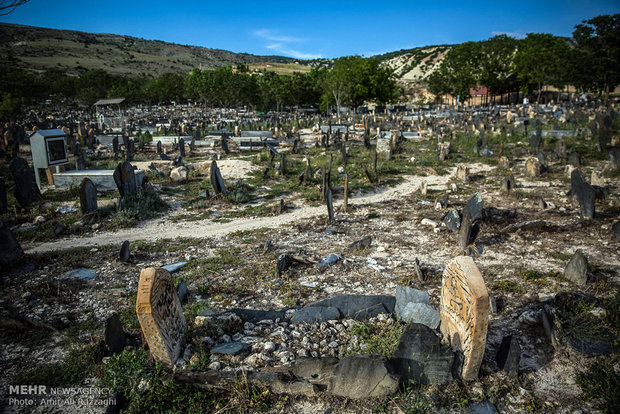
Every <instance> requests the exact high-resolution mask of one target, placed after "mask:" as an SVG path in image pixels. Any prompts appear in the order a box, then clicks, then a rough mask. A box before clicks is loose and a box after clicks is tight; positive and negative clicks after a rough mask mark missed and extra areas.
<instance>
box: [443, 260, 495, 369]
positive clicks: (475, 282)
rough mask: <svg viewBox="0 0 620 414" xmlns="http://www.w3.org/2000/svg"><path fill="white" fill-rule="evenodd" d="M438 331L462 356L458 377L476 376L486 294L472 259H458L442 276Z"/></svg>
mask: <svg viewBox="0 0 620 414" xmlns="http://www.w3.org/2000/svg"><path fill="white" fill-rule="evenodd" d="M440 315H441V331H442V333H443V334H444V335H445V336H446V337H448V339H449V341H450V344H451V346H452V347H453V348H456V349H460V350H461V351H462V352H463V355H464V362H463V369H462V372H461V376H462V378H463V379H465V380H471V379H475V378H477V377H478V370H479V369H480V364H481V363H482V357H483V356H484V348H485V344H486V339H487V324H488V321H489V292H488V291H487V287H486V285H485V284H484V279H483V278H482V274H480V270H478V267H477V266H476V264H475V263H474V261H473V260H472V258H471V257H467V256H458V257H456V258H455V259H454V260H453V261H452V263H450V264H449V265H448V266H447V267H446V269H445V270H444V273H443V278H442V283H441V305H440Z"/></svg>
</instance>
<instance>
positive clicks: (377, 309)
mask: <svg viewBox="0 0 620 414" xmlns="http://www.w3.org/2000/svg"><path fill="white" fill-rule="evenodd" d="M395 304H396V298H395V297H394V296H387V295H340V296H334V297H333V298H328V299H324V300H321V301H318V302H315V303H312V304H310V305H308V306H323V307H334V308H338V310H339V311H340V313H341V315H342V317H343V318H350V319H355V320H358V321H361V320H365V319H368V318H372V317H373V316H377V315H379V314H380V313H393V312H394V306H395Z"/></svg>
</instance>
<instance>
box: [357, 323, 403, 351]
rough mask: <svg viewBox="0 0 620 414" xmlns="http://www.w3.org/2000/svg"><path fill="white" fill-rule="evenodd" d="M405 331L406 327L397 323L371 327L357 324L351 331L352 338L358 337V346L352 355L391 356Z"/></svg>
mask: <svg viewBox="0 0 620 414" xmlns="http://www.w3.org/2000/svg"><path fill="white" fill-rule="evenodd" d="M403 330H404V325H401V324H400V323H397V322H395V323H393V324H391V325H388V324H387V323H382V324H377V325H370V326H369V325H367V324H365V323H363V322H360V323H356V324H355V325H354V326H353V327H351V328H350V329H349V331H350V332H351V335H352V336H356V337H357V339H358V345H357V346H354V347H353V348H352V350H351V351H350V353H357V354H379V355H386V356H391V355H392V354H393V353H394V349H396V345H398V341H399V340H400V337H401V335H402V333H403Z"/></svg>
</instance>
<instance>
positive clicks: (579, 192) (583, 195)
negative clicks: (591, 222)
mask: <svg viewBox="0 0 620 414" xmlns="http://www.w3.org/2000/svg"><path fill="white" fill-rule="evenodd" d="M570 184H571V193H572V195H573V197H575V198H576V199H577V202H578V203H579V209H580V211H581V216H582V217H583V218H587V219H593V218H594V209H595V200H596V191H594V188H593V187H592V186H591V185H590V184H588V183H587V182H586V181H585V180H584V179H583V177H582V176H581V173H580V172H579V170H577V169H575V170H573V171H572V172H571V175H570Z"/></svg>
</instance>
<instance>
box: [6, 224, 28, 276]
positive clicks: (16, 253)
mask: <svg viewBox="0 0 620 414" xmlns="http://www.w3.org/2000/svg"><path fill="white" fill-rule="evenodd" d="M23 256H24V251H23V250H22V247H21V246H20V245H19V242H18V241H17V240H16V239H15V237H14V236H13V233H11V230H10V229H9V228H8V227H7V226H6V225H5V224H4V223H1V222H0V268H2V269H3V270H4V269H7V268H9V269H10V268H11V267H12V266H13V265H15V264H17V263H18V262H19V261H20V260H21V259H22V258H23Z"/></svg>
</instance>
